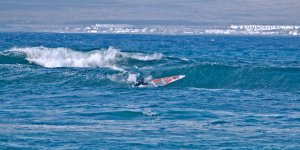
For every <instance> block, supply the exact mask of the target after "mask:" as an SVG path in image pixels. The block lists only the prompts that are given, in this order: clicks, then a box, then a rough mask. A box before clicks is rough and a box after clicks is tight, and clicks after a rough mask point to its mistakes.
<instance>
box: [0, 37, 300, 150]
mask: <svg viewBox="0 0 300 150" xmlns="http://www.w3.org/2000/svg"><path fill="white" fill-rule="evenodd" d="M299 66H300V38H299V37H289V36H283V37H280V36H218V35H215V36H204V35H203V36H175V35H174V36H166V35H164V36H160V35H94V34H52V33H51V34H50V33H49V34H47V33H0V87H1V88H0V118H1V119H0V127H1V128H0V147H1V148H4V149H5V148H8V149H10V148H20V149H26V148H28V149H49V148H53V149H101V148H115V149H132V148H138V149H146V148H153V149H178V148H182V149H186V148H192V149H207V148H211V149H216V148H229V149H231V148H237V149H247V148H248V149H284V148H286V149H299V148H300V143H299V137H300V67H299ZM177 74H184V75H186V78H184V79H182V80H180V81H177V82H174V83H172V84H170V85H168V86H165V87H161V88H148V89H138V88H132V86H131V85H132V83H133V82H134V81H135V80H136V78H137V77H139V76H143V77H145V78H146V79H147V80H150V79H153V78H159V77H165V76H170V75H177Z"/></svg>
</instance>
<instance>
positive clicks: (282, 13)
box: [0, 0, 300, 25]
mask: <svg viewBox="0 0 300 150" xmlns="http://www.w3.org/2000/svg"><path fill="white" fill-rule="evenodd" d="M26 20H28V21H30V22H31V23H36V24H69V23H91V22H93V23H97V22H98V23H110V22H113V23H124V22H125V23H126V22H133V23H134V22H138V23H145V24H197V25H229V24H297V25H299V24H300V0H1V1H0V23H1V22H2V23H3V22H6V23H10V22H18V21H26Z"/></svg>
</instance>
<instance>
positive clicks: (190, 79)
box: [156, 64, 300, 91]
mask: <svg viewBox="0 0 300 150" xmlns="http://www.w3.org/2000/svg"><path fill="white" fill-rule="evenodd" d="M156 73H157V72H156ZM157 74H159V73H157ZM164 74H165V75H164V76H168V75H171V74H185V75H186V78H184V80H182V81H178V82H179V83H178V85H177V86H180V87H182V86H183V87H199V88H211V89H216V88H217V89H276V90H287V91H289V90H300V78H299V76H300V68H297V67H253V66H251V67H244V66H243V67H235V66H227V65H221V64H198V65H189V66H184V67H180V68H173V69H170V70H168V71H165V72H164Z"/></svg>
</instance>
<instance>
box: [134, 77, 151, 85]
mask: <svg viewBox="0 0 300 150" xmlns="http://www.w3.org/2000/svg"><path fill="white" fill-rule="evenodd" d="M140 85H148V83H147V82H145V81H144V78H140V79H139V80H138V82H136V83H135V84H134V86H135V87H138V86H140Z"/></svg>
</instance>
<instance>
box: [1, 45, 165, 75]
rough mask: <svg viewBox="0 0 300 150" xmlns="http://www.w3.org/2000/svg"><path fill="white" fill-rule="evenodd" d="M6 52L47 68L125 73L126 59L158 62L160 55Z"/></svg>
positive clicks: (63, 50)
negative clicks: (123, 64) (107, 70)
mask: <svg viewBox="0 0 300 150" xmlns="http://www.w3.org/2000/svg"><path fill="white" fill-rule="evenodd" d="M7 52H12V53H14V54H21V55H25V59H26V60H27V61H29V62H30V63H34V64H37V65H40V66H43V67H47V68H57V67H100V68H110V69H113V70H117V71H125V69H124V66H122V65H121V62H123V61H126V60H128V59H134V60H139V61H151V60H160V59H161V58H162V57H163V55H162V54H157V53H155V54H142V53H127V52H121V51H120V50H119V49H116V48H113V47H110V48H108V49H107V50H94V51H89V52H82V51H75V50H72V49H69V48H47V47H28V48H12V49H10V50H8V51H7Z"/></svg>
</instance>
